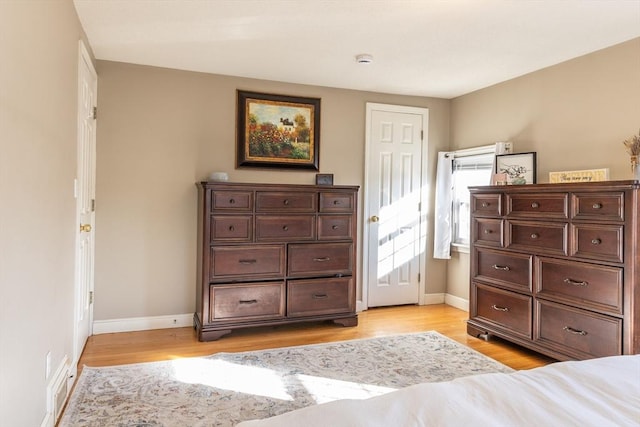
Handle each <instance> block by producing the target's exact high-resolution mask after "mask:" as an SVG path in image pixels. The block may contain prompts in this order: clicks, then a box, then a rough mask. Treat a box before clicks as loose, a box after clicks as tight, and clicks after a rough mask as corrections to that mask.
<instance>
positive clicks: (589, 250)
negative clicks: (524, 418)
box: [467, 181, 640, 360]
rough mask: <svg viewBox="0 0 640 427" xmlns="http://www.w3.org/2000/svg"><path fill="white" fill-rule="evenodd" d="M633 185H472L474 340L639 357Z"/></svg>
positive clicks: (563, 356) (568, 355)
mask: <svg viewBox="0 0 640 427" xmlns="http://www.w3.org/2000/svg"><path fill="white" fill-rule="evenodd" d="M639 187H640V183H638V181H611V182H593V183H586V184H582V183H575V184H538V185H517V186H486V187H471V188H470V193H471V199H470V203H471V262H470V266H471V271H470V286H471V288H470V301H469V302H470V307H469V321H468V323H467V331H468V333H469V334H470V335H474V336H484V337H488V336H490V335H495V336H498V337H501V338H504V339H506V340H509V341H512V342H515V343H517V344H520V345H522V346H524V347H528V348H530V349H533V350H535V351H538V352H540V353H543V354H546V355H548V356H551V357H553V358H555V359H558V360H570V359H589V358H594V357H603V356H610V355H620V354H637V353H640V289H639V284H638V282H639V280H640V253H639V245H638V242H639V238H638V222H639V220H640V218H639V214H638V210H639V208H640V201H639V194H638V188H639Z"/></svg>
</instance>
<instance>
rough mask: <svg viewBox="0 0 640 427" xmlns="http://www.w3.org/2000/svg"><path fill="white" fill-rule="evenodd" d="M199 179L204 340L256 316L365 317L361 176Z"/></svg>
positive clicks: (199, 314)
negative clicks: (360, 287) (353, 180)
mask: <svg viewBox="0 0 640 427" xmlns="http://www.w3.org/2000/svg"><path fill="white" fill-rule="evenodd" d="M197 185H198V193H199V195H198V199H199V204H198V216H199V218H198V224H199V225H198V278H197V295H196V307H197V308H196V313H195V314H194V324H195V327H196V330H197V331H198V337H199V339H200V340H201V341H210V340H215V339H218V338H220V337H221V336H222V335H225V334H228V333H229V332H231V331H232V330H233V329H238V328H247V327H252V326H264V325H278V324H284V323H291V322H301V321H311V320H315V321H317V320H333V321H334V322H335V323H339V324H341V325H344V326H355V325H357V324H358V317H357V314H356V311H355V308H356V275H355V272H356V241H357V239H356V233H357V223H356V220H357V200H358V197H357V196H358V187H357V186H317V185H272V184H241V183H220V182H201V183H198V184H197Z"/></svg>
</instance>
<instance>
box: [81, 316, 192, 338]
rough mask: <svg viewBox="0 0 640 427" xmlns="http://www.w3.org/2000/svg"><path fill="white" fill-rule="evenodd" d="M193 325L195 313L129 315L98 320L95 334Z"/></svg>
mask: <svg viewBox="0 0 640 427" xmlns="http://www.w3.org/2000/svg"><path fill="white" fill-rule="evenodd" d="M192 325H193V313H187V314H176V315H173V316H171V315H167V316H150V317H129V318H126V319H108V320H96V321H94V322H93V333H94V335H99V334H109V333H112V332H132V331H148V330H150V329H166V328H184V327H185V326H192Z"/></svg>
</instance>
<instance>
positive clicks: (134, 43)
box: [74, 0, 640, 99]
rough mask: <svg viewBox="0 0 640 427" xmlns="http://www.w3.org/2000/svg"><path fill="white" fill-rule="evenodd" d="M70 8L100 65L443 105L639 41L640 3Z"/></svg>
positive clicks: (487, 0) (282, 2)
mask: <svg viewBox="0 0 640 427" xmlns="http://www.w3.org/2000/svg"><path fill="white" fill-rule="evenodd" d="M74 4H75V7H76V10H77V11H78V16H79V17H80V21H81V22H82V25H83V27H84V29H85V31H86V34H87V37H88V39H89V43H90V45H91V47H92V49H93V52H94V54H95V56H96V58H97V59H102V60H110V61H119V62H129V63H135V64H143V65H152V66H158V67H166V68H175V69H180V70H191V71H199V72H205V73H213V74H223V75H232V76H240V77H250V78H257V79H266V80H275V81H283V82H289V83H301V84H309V85H319V86H328V87H335V88H343V89H356V90H365V91H373V92H383V93H394V94H403V95H417V96H432V97H438V98H447V99H449V98H454V97H457V96H460V95H463V94H466V93H469V92H472V91H475V90H478V89H481V88H484V87H487V86H491V85H493V84H496V83H499V82H501V81H505V80H508V79H511V78H514V77H517V76H520V75H523V74H527V73H529V72H532V71H535V70H539V69H541V68H545V67H548V66H550V65H554V64H557V63H560V62H563V61H566V60H568V59H571V58H575V57H577V56H581V55H584V54H587V53H590V52H593V51H596V50H599V49H603V48H606V47H608V46H612V45H614V44H618V43H621V42H623V41H626V40H630V39H632V38H636V37H640V0H562V1H559V0H74ZM358 54H370V55H372V56H373V62H372V63H371V64H366V65H365V64H358V63H357V62H356V60H355V57H356V55H358ZM639 55H640V52H639ZM639 72H640V70H639Z"/></svg>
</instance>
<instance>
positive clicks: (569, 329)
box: [562, 326, 587, 336]
mask: <svg viewBox="0 0 640 427" xmlns="http://www.w3.org/2000/svg"><path fill="white" fill-rule="evenodd" d="M562 330H563V331H565V332H569V333H570V334H573V335H582V336H585V335H587V332H586V331H581V330H580V329H574V328H572V327H571V326H565V327H564V328H562Z"/></svg>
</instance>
